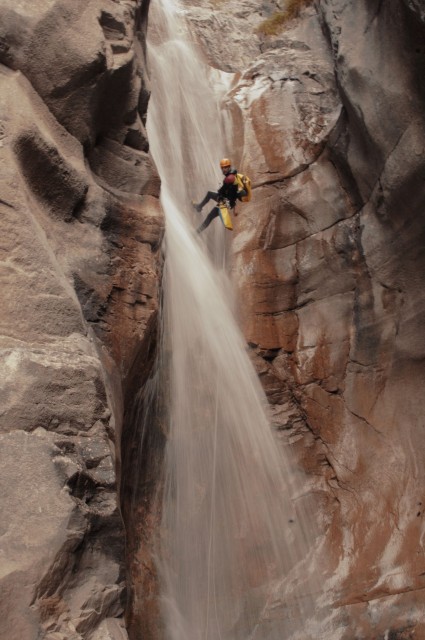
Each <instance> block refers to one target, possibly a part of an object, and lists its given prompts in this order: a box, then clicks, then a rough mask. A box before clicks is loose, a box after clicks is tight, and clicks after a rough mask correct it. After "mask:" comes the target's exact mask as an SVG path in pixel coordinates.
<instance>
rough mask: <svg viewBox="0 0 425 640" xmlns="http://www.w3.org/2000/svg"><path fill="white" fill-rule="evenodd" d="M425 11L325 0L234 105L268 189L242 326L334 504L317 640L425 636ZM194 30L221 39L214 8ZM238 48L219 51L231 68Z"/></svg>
mask: <svg viewBox="0 0 425 640" xmlns="http://www.w3.org/2000/svg"><path fill="white" fill-rule="evenodd" d="M239 6H240V7H241V8H242V7H245V6H247V4H246V3H239ZM222 9H223V11H224V13H225V12H226V9H227V7H223V8H222ZM217 11H220V7H218V8H217ZM316 11H317V14H316ZM422 13H423V12H422V10H421V8H420V3H417V2H403V1H402V0H392V1H391V2H385V3H375V4H373V3H372V4H371V3H367V2H357V3H346V2H342V1H340V0H321V1H320V2H317V3H315V6H314V7H310V8H309V9H307V10H305V11H304V13H303V14H302V17H301V19H300V20H298V21H294V22H292V23H290V24H289V25H288V26H287V28H286V30H285V31H284V32H283V33H282V34H280V35H278V36H276V37H274V38H269V39H267V38H265V39H263V41H262V42H261V43H260V45H259V48H261V53H259V54H258V56H257V59H256V60H255V62H253V61H252V59H251V61H250V63H249V66H248V68H242V69H241V68H240V67H239V70H242V71H243V73H242V75H241V76H238V75H236V76H235V80H234V85H233V88H232V90H231V92H230V93H229V100H228V103H227V107H228V108H229V111H230V112H231V114H232V116H233V121H234V124H235V134H236V136H235V138H236V139H235V142H234V149H235V154H234V156H235V164H236V165H237V166H238V167H240V168H241V169H242V170H243V171H246V172H247V173H248V174H249V175H250V176H251V178H253V183H254V198H253V201H252V202H251V203H250V204H249V205H240V206H239V216H238V218H237V219H236V234H235V238H234V240H233V248H234V264H233V273H234V281H235V284H236V285H237V287H238V291H239V299H240V306H241V310H240V317H241V323H242V325H243V327H244V331H245V334H246V337H247V340H248V341H249V343H250V344H251V345H252V348H253V350H254V352H255V354H254V356H253V357H254V361H255V363H256V366H257V368H258V371H259V374H260V377H261V379H262V381H263V384H264V387H265V390H266V393H267V395H268V397H269V400H270V402H271V417H272V421H273V424H274V425H275V427H276V428H277V429H278V430H279V434H280V437H281V439H282V441H283V442H285V443H287V444H289V445H291V446H292V447H293V449H294V450H295V451H296V452H297V454H298V456H299V458H300V460H301V461H302V464H303V466H304V467H305V469H306V470H307V471H308V472H309V473H310V474H312V476H311V480H310V481H309V482H308V483H307V485H306V486H307V488H308V490H310V491H311V490H312V491H313V492H315V493H316V494H317V495H318V496H320V501H321V502H319V508H318V512H317V517H318V519H319V522H322V523H323V524H324V529H322V530H323V531H324V532H325V537H324V541H325V547H324V548H327V559H328V560H327V562H328V566H327V570H326V573H325V576H327V582H326V581H325V580H324V591H325V592H326V593H327V598H328V599H329V600H328V601H329V604H330V606H329V609H328V615H329V617H328V623H327V626H326V625H325V627H323V628H320V629H319V627H316V633H315V635H314V637H315V638H317V637H326V638H332V637H335V638H341V639H344V640H352V639H353V638H359V639H360V638H362V639H364V640H376V639H377V638H382V639H383V638H386V637H394V638H403V637H409V638H413V637H418V638H421V637H423V636H424V616H423V596H422V595H421V594H422V590H423V575H422V574H423V571H424V567H423V564H424V563H423V553H422V542H421V540H422V537H421V536H422V525H421V520H422V516H423V514H422V506H423V495H422V494H423V491H422V485H423V480H424V478H423V471H422V469H423V467H424V460H423V451H424V442H423V433H422V428H421V426H420V425H421V423H422V416H423V412H424V406H423V394H422V392H421V390H420V389H421V387H422V386H423V381H424V368H423V358H422V354H423V350H424V346H425V340H424V333H423V326H424V302H423V293H422V285H421V283H422V281H423V277H424V267H425V263H424V253H423V249H422V247H423V245H424V242H423V240H424V238H423V209H424V198H423V193H424V191H423V175H424V154H423V150H424V148H425V146H424V136H425V127H424V118H423V96H424V80H423V78H424V76H423V44H421V43H423V36H424V31H423V24H421V22H420V18H422V19H423V16H422ZM222 19H224V17H223V18H222ZM216 22H217V24H219V23H220V19H217V21H216ZM194 25H195V26H194V32H195V33H196V34H197V35H198V37H199V41H200V42H201V43H202V42H204V41H205V40H209V41H212V40H214V39H215V42H217V41H219V39H218V38H217V31H215V29H216V26H215V23H214V22H213V21H212V20H211V21H210V22H209V23H207V22H206V21H205V20H204V22H203V25H204V27H203V31H201V30H200V20H199V10H198V9H197V8H195V9H194ZM245 27H246V23H245ZM207 29H208V31H207ZM245 30H246V32H248V28H246V29H245ZM252 43H253V44H252V45H251V48H248V45H246V44H243V43H241V41H239V42H238V46H239V47H240V48H241V50H240V51H239V52H238V54H237V55H236V56H235V57H234V58H235V60H238V61H239V64H243V62H242V63H241V62H240V61H243V60H245V59H244V55H245V54H246V55H247V57H248V58H249V57H250V56H252V52H253V48H252V46H254V43H255V45H257V43H258V40H256V38H252ZM232 46H233V45H228V44H226V45H223V46H222V51H223V63H222V64H221V65H220V61H219V57H220V55H221V54H220V53H219V52H218V51H217V50H216V49H215V48H213V49H212V52H209V53H208V54H207V55H209V56H210V59H211V57H212V58H213V60H214V64H215V65H216V66H219V67H220V66H221V68H223V69H226V70H230V69H229V68H228V67H227V65H228V59H229V58H230V59H232V55H231V47H232ZM235 46H236V45H235ZM244 47H246V48H244ZM237 66H238V63H236V64H235V67H234V68H233V69H232V70H233V71H235V70H236V68H237ZM245 66H246V65H245ZM334 73H335V76H334ZM334 78H335V79H334ZM230 148H231V147H230ZM322 550H323V547H322ZM325 610H326V607H325ZM318 617H320V612H319V610H318ZM319 626H320V625H319ZM325 628H326V631H325V630H324V629H325ZM321 634H322V635H321Z"/></svg>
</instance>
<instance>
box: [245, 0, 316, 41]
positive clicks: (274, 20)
mask: <svg viewBox="0 0 425 640" xmlns="http://www.w3.org/2000/svg"><path fill="white" fill-rule="evenodd" d="M312 2H313V0H287V1H286V7H285V9H284V10H283V11H276V12H275V13H274V14H273V15H272V16H270V18H267V20H264V22H262V23H261V24H260V26H259V27H258V28H257V33H261V34H263V35H265V36H275V35H277V34H278V33H280V32H281V31H282V30H283V28H284V26H285V24H286V23H287V22H289V21H290V20H292V19H293V18H297V17H298V16H299V14H300V12H301V9H302V8H303V7H305V6H307V5H309V4H311V3H312Z"/></svg>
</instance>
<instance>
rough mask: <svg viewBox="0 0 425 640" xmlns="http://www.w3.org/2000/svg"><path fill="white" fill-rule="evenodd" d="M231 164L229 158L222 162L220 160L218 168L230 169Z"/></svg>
mask: <svg viewBox="0 0 425 640" xmlns="http://www.w3.org/2000/svg"><path fill="white" fill-rule="evenodd" d="M231 166H232V163H231V162H230V160H229V158H223V160H220V167H221V168H222V169H224V167H231Z"/></svg>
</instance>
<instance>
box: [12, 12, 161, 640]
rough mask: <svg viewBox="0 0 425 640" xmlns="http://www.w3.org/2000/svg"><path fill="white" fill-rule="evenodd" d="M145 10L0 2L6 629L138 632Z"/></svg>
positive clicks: (21, 633)
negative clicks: (134, 508)
mask: <svg viewBox="0 0 425 640" xmlns="http://www.w3.org/2000/svg"><path fill="white" fill-rule="evenodd" d="M147 9H148V2H147V1H141V0H140V1H139V0H137V1H136V0H129V1H125V0H122V1H121V0H118V1H112V0H95V1H92V2H89V3H87V2H81V1H79V0H60V1H59V0H43V1H41V0H40V1H39V2H34V3H16V2H14V1H12V0H4V1H3V2H2V6H1V8H0V85H1V88H0V166H1V175H0V182H1V194H0V209H1V214H2V215H1V234H0V236H1V240H0V251H1V261H2V269H1V284H2V300H3V307H2V313H1V331H0V342H1V349H2V360H1V374H0V375H1V398H2V411H1V415H0V439H1V453H0V456H1V464H0V477H1V486H2V491H1V495H0V510H1V513H2V524H1V527H0V550H1V551H0V553H1V564H0V568H1V572H0V603H1V604H0V611H1V624H0V638H2V640H3V639H6V638H7V639H8V640H10V639H11V638H19V640H30V639H31V640H35V638H46V639H49V640H78V639H81V638H89V637H90V638H93V640H96V639H100V638H102V640H103V639H105V638H108V639H110V640H117V639H121V640H122V639H123V638H125V637H127V633H126V631H125V628H124V624H123V620H122V614H123V610H124V606H125V601H126V593H125V583H126V576H125V571H126V567H125V550H124V541H125V536H124V528H123V520H122V516H121V513H120V509H119V501H118V493H117V473H116V469H117V465H118V468H119V466H120V461H121V453H120V440H121V429H122V416H123V393H122V381H124V383H125V384H124V387H125V386H126V385H127V384H128V385H131V384H132V382H131V377H132V375H133V374H132V370H133V369H132V365H133V362H134V361H135V360H137V359H139V360H140V358H141V356H140V353H143V352H145V351H146V350H147V346H146V341H147V340H148V338H147V337H146V336H147V335H149V341H152V339H153V338H152V329H150V331H147V330H146V329H147V327H151V326H152V325H153V324H154V322H155V316H156V310H157V301H158V281H159V273H160V260H159V255H158V246H159V243H160V240H161V235H162V226H163V222H162V217H161V214H160V209H159V204H158V191H159V180H158V177H157V175H156V172H155V169H154V167H153V166H152V162H151V159H150V156H149V153H148V143H147V140H146V136H145V130H144V121H145V117H146V107H147V100H148V88H147V86H146V82H145V78H144V72H143V65H144V52H143V30H144V24H145V18H146V13H147ZM138 29H139V30H140V33H139V37H140V40H138V38H137V37H136V30H138ZM124 426H125V431H124V436H125V437H126V434H127V433H128V428H129V425H128V424H127V425H124ZM130 431H131V429H130Z"/></svg>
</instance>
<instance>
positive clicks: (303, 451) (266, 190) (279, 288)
mask: <svg viewBox="0 0 425 640" xmlns="http://www.w3.org/2000/svg"><path fill="white" fill-rule="evenodd" d="M24 4H25V5H28V6H24ZM148 5H149V2H148V1H147V0H92V1H91V2H89V3H87V2H82V1H81V0H37V2H34V3H31V6H30V5H29V3H18V4H17V3H16V2H13V1H12V0H4V1H3V3H2V6H1V8H0V82H1V83H2V91H1V92H0V111H1V115H0V162H1V165H0V166H1V175H0V182H1V185H2V191H1V194H0V208H1V212H2V222H1V225H2V234H1V238H2V239H1V244H0V246H1V251H2V270H1V278H2V290H3V312H2V314H1V318H2V330H1V334H0V336H1V337H0V340H1V344H2V352H3V358H2V363H1V365H0V366H1V380H2V384H1V397H2V411H1V416H0V425H1V429H0V439H1V443H2V447H1V453H0V456H1V465H0V477H1V486H2V492H1V495H0V506H1V512H2V523H1V525H0V553H1V564H0V567H1V574H0V603H1V604H0V611H1V614H2V615H1V618H2V623H1V625H0V638H1V639H2V640H3V638H4V639H5V640H6V638H7V639H8V640H10V638H15V637H16V638H18V637H19V639H20V640H33V639H35V638H47V639H48V640H81V639H82V638H84V639H87V640H89V639H90V640H101V639H102V640H105V639H108V640H118V639H121V640H125V638H126V637H127V632H126V630H125V625H124V622H123V612H124V608H125V607H126V602H128V603H129V605H127V607H128V608H129V613H128V619H127V627H128V628H129V630H130V635H131V637H132V638H134V639H135V640H137V639H138V636H139V635H140V634H141V633H142V632H143V636H144V637H146V638H148V637H154V636H155V634H156V633H157V630H156V627H155V624H156V623H155V620H156V616H157V604H156V593H155V591H154V589H152V584H153V583H154V580H152V577H151V573H150V572H151V567H150V564H149V563H150V560H149V554H148V555H147V556H144V548H147V547H148V546H149V535H150V529H154V528H155V527H156V524H157V523H156V522H155V521H154V515H153V516H152V517H150V511H149V500H150V495H151V493H150V492H151V488H152V486H153V485H154V484H155V474H156V473H157V471H158V469H157V468H156V466H155V463H156V459H157V456H158V454H160V452H161V447H162V446H163V442H162V441H161V438H157V437H156V436H155V433H154V434H153V436H152V441H150V442H148V446H147V447H146V449H145V450H144V452H143V455H144V457H143V458H142V460H143V461H144V468H143V472H142V473H141V476H140V477H139V476H138V475H137V474H136V473H135V464H136V462H138V461H139V462H140V459H139V457H138V456H139V451H138V448H137V447H138V444H137V443H138V437H139V434H138V433H137V420H138V411H139V409H140V407H139V406H138V404H137V402H138V400H139V398H138V395H137V391H138V389H140V387H141V386H143V382H144V381H145V380H146V379H147V376H148V374H149V371H150V368H151V366H152V361H153V357H154V353H155V342H156V314H157V307H158V289H159V282H160V274H161V256H160V252H159V246H160V242H161V238H162V234H163V220H162V216H161V212H160V207H159V204H158V193H159V179H158V176H157V174H156V171H155V168H154V167H153V166H152V162H151V159H150V156H149V147H148V141H147V139H146V134H145V128H144V127H145V120H146V110H147V104H148V98H149V86H148V82H147V77H146V73H145V69H144V66H145V50H144V46H145V45H144V35H145V28H146V19H147V12H148ZM282 7H283V2H275V1H272V0H265V1H264V2H261V3H258V2H256V1H254V0H227V1H226V2H223V1H220V0H215V1H214V2H213V1H211V2H209V1H207V0H203V1H202V2H200V1H197V2H195V1H193V2H185V13H186V15H187V17H188V19H189V20H190V23H191V29H192V34H193V38H194V40H196V42H197V43H199V45H200V47H201V49H202V51H203V53H204V57H205V60H206V62H207V63H209V64H211V65H212V66H214V67H216V68H219V69H222V70H223V72H226V73H229V74H232V76H231V77H232V81H233V84H232V88H231V90H230V91H229V93H228V95H227V98H226V103H225V105H224V108H225V109H227V110H228V112H229V114H230V116H231V118H232V121H233V129H234V138H233V139H232V140H229V141H228V154H229V156H230V157H232V158H233V159H234V161H235V164H237V166H238V167H239V168H240V170H242V171H244V172H246V173H247V174H249V175H250V177H251V178H252V180H253V185H254V197H253V200H252V202H251V203H249V204H244V205H238V216H237V217H236V219H235V227H236V228H235V232H234V238H233V247H232V253H233V261H232V277H233V280H234V284H235V287H236V290H237V294H238V300H239V313H240V321H241V325H242V326H243V330H244V332H245V335H246V340H247V342H248V343H249V345H250V349H251V354H252V358H253V360H254V363H255V365H256V367H257V370H258V373H259V375H260V378H261V380H262V382H263V385H264V388H265V391H266V393H267V396H268V399H269V401H270V411H271V419H272V423H273V426H274V428H275V429H276V434H277V437H278V438H280V439H281V440H282V442H283V443H285V446H291V448H292V449H293V450H294V451H295V452H296V454H297V455H298V458H299V460H300V463H301V464H302V466H303V467H304V469H305V470H306V472H307V474H306V478H307V480H306V490H307V491H309V492H311V493H313V494H314V495H315V496H316V498H317V501H318V504H319V510H318V513H317V520H318V524H319V526H320V528H321V531H322V538H323V543H322V548H323V554H324V556H326V572H327V573H325V575H324V577H323V585H324V593H325V596H326V597H325V600H326V603H325V604H326V607H328V609H329V605H331V606H330V609H329V610H330V611H331V620H330V621H329V627H328V629H329V632H327V634H326V635H325V636H324V637H326V638H334V639H335V640H336V638H341V640H353V638H356V639H359V640H360V639H365V640H376V639H378V638H380V639H382V640H383V639H384V638H392V639H393V640H396V639H397V638H399V639H407V638H416V639H420V638H425V616H424V613H423V588H424V586H425V584H424V574H425V566H424V565H425V562H424V554H423V546H422V536H423V531H424V516H423V514H424V510H423V505H424V501H425V495H424V491H423V486H424V477H423V476H424V468H425V465H424V454H423V451H424V442H423V440H424V435H423V428H422V422H423V415H424V400H423V396H422V395H421V391H422V389H423V383H424V377H425V376H424V373H425V372H424V366H423V361H424V350H425V341H424V337H423V327H424V310H425V309H424V307H425V299H424V296H423V293H422V289H423V287H422V281H423V276H424V268H425V254H424V249H423V247H424V246H425V244H424V240H425V238H424V231H423V229H424V226H423V210H424V195H423V194H424V189H423V187H424V175H425V166H424V164H425V161H424V149H425V132H424V118H423V113H424V92H425V81H424V77H425V76H424V73H423V70H424V62H425V47H424V45H423V42H424V31H425V25H424V20H425V15H424V10H423V8H422V6H421V3H420V2H419V0H404V1H403V0H388V1H387V2H382V1H381V0H376V1H374V2H367V1H366V0H358V2H356V3H352V2H346V1H345V0H317V1H316V2H313V3H311V4H309V5H308V6H306V7H305V8H304V9H303V11H302V12H301V14H300V16H299V17H298V18H296V19H295V20H293V21H291V22H289V23H287V24H286V25H285V28H284V29H283V31H281V32H280V33H279V34H277V35H275V36H265V35H263V34H262V33H261V31H259V32H258V31H257V28H258V27H259V26H260V25H261V23H262V21H263V20H264V19H265V18H267V17H270V16H271V15H272V14H273V12H274V11H276V10H281V9H282ZM206 186H208V187H211V186H213V185H206ZM133 398H134V399H135V403H134V404H132V403H133ZM123 417H124V419H123ZM121 444H122V446H121ZM149 451H150V452H151V453H154V454H155V455H153V456H152V455H147V457H146V453H148V454H149ZM122 452H123V454H122ZM130 470H131V471H130ZM117 478H118V479H119V478H122V482H121V486H120V487H119V486H118V483H117ZM138 483H142V484H143V487H144V488H143V489H142V493H141V494H137V491H136V494H137V495H138V497H139V499H140V495H141V496H142V499H141V500H140V502H138V503H137V507H134V504H135V503H134V502H133V501H132V500H133V498H134V495H135V492H134V488H135V487H134V485H137V484H138ZM119 493H120V495H121V506H122V510H120V500H119V498H118V495H119ZM122 513H124V519H123V515H122ZM124 522H125V523H126V525H127V539H126V532H125V526H124ZM143 523H144V524H143ZM142 525H143V526H145V525H146V526H145V530H144V532H141V530H140V527H141V526H142ZM143 535H144V536H145V539H144V545H143V544H142V545H140V536H143ZM125 544H127V552H126V549H125ZM126 558H127V560H126ZM136 574H137V576H136ZM140 577H141V580H140ZM145 578H146V584H145V583H144V582H143V581H144V580H145ZM138 580H139V582H138ZM133 583H134V584H133ZM146 594H147V595H148V599H149V598H151V600H150V602H148V603H147V601H146ZM143 598H145V600H144V604H143V606H141V604H140V602H141V601H142V600H143ZM146 603H147V604H146ZM147 606H149V607H152V611H153V613H151V612H150V611H148V610H147V609H146V607H147ZM143 607H145V608H143ZM134 612H135V613H134ZM141 620H145V622H146V627H145V628H143V629H142V628H141V626H140V625H141ZM149 620H154V623H152V624H153V626H150V622H149Z"/></svg>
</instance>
